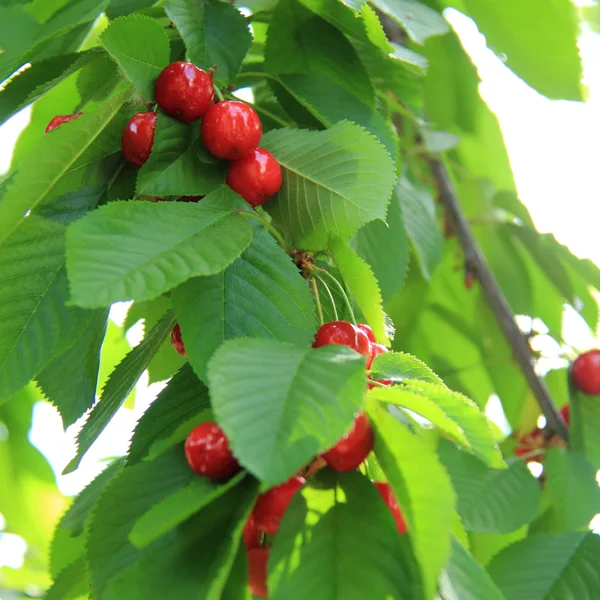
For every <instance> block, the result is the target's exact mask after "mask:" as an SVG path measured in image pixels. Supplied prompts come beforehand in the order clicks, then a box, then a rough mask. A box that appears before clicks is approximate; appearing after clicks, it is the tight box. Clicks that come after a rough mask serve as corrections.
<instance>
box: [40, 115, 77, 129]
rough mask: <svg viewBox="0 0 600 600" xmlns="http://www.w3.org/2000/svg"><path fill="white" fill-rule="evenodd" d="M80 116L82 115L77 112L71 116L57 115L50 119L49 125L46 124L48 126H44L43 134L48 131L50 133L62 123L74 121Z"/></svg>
mask: <svg viewBox="0 0 600 600" xmlns="http://www.w3.org/2000/svg"><path fill="white" fill-rule="evenodd" d="M82 114H83V113H80V112H78V113H75V114H73V115H57V116H56V117H54V118H53V119H52V121H50V123H48V125H46V129H45V130H44V133H48V132H49V131H52V130H53V129H56V128H57V127H60V126H61V125H63V124H64V123H68V122H69V121H72V120H73V119H76V118H77V117H80V116H81V115H82Z"/></svg>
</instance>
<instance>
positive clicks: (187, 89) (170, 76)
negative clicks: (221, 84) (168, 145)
mask: <svg viewBox="0 0 600 600" xmlns="http://www.w3.org/2000/svg"><path fill="white" fill-rule="evenodd" d="M214 95H215V89H214V86H213V82H212V78H211V76H210V75H209V74H208V73H207V72H206V71H203V70H202V69H200V68H199V67H197V66H196V65H195V64H193V63H191V62H185V61H183V60H180V61H177V62H174V63H171V64H170V65H169V66H168V67H165V68H164V69H163V70H162V71H161V72H160V75H159V76H158V79H157V80H156V85H155V86H154V97H155V98H156V102H157V104H158V105H159V106H160V107H161V108H162V110H163V111H164V112H165V113H167V114H168V115H169V116H170V117H173V118H174V119H178V120H179V121H183V122H184V123H191V122H192V121H196V120H197V119H199V118H200V117H201V116H202V115H203V114H204V113H205V112H206V111H207V110H208V109H209V107H210V105H211V104H212V101H213V97H214Z"/></svg>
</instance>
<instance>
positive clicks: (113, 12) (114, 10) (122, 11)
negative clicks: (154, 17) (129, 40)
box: [106, 0, 156, 19]
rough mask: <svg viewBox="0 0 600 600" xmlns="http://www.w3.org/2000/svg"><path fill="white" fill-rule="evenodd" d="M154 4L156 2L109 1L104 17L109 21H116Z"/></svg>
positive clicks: (152, 0)
mask: <svg viewBox="0 0 600 600" xmlns="http://www.w3.org/2000/svg"><path fill="white" fill-rule="evenodd" d="M155 3H156V0H109V3H108V8H107V9H106V16H107V17H108V18H109V19H116V18H117V17H123V16H125V15H128V14H130V13H132V12H135V11H136V10H140V9H143V8H148V7H149V6H152V5H153V4H155Z"/></svg>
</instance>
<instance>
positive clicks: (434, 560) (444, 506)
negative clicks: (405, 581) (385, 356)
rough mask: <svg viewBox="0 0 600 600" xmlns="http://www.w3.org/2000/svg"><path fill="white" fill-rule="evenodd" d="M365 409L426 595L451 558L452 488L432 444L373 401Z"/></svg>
mask: <svg viewBox="0 0 600 600" xmlns="http://www.w3.org/2000/svg"><path fill="white" fill-rule="evenodd" d="M368 414H369V417H370V418H371V423H372V425H373V428H374V430H375V455H376V456H377V459H378V460H379V463H380V464H381V468H382V469H383V471H384V473H385V474H386V476H387V478H388V480H389V482H390V485H391V486H392V489H393V491H394V494H395V495H396V498H397V499H398V504H399V506H400V509H401V510H402V515H403V516H404V518H405V521H406V524H407V535H408V536H410V540H411V542H412V545H413V548H414V552H415V556H416V558H417V561H418V563H419V567H420V570H421V574H422V585H423V589H424V591H425V593H424V595H425V598H426V599H428V600H429V599H431V598H433V596H434V593H435V591H436V589H437V581H438V576H439V574H440V571H441V569H442V568H443V566H444V565H445V564H446V561H447V560H448V558H449V557H450V549H451V536H452V521H453V514H454V506H455V502H456V498H455V495H454V491H453V489H452V485H451V483H450V479H449V477H448V475H447V474H446V472H445V470H444V468H443V467H442V465H441V464H440V462H439V460H438V458H437V456H436V454H435V452H434V451H433V449H432V448H431V447H430V446H428V445H427V444H426V443H425V442H424V441H423V440H422V439H420V438H419V437H418V436H416V435H414V434H413V433H411V432H410V431H409V430H408V429H407V428H406V426H405V425H403V424H402V423H400V422H399V421H398V420H396V419H394V417H392V416H391V415H389V414H387V413H386V411H385V410H384V409H383V408H381V407H380V406H379V405H377V404H376V403H374V402H369V404H368ZM415 457H418V460H415Z"/></svg>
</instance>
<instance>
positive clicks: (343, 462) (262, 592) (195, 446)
mask: <svg viewBox="0 0 600 600" xmlns="http://www.w3.org/2000/svg"><path fill="white" fill-rule="evenodd" d="M171 342H172V344H173V347H174V348H175V350H177V352H179V353H180V354H182V355H185V347H184V345H183V340H182V339H181V331H180V329H179V326H178V325H176V326H175V327H174V328H173V331H172V332H171ZM329 344H338V345H342V346H348V347H350V348H352V349H354V350H356V351H357V352H358V353H360V354H362V355H364V356H366V357H367V369H369V368H370V367H371V364H372V362H373V359H374V358H375V356H377V355H379V354H381V353H382V352H387V348H386V347H385V346H383V345H382V344H378V343H377V342H376V340H375V336H374V335H373V331H372V330H371V328H370V327H369V326H368V325H363V324H361V325H353V324H352V323H348V322H347V321H333V322H330V323H325V324H324V325H322V326H321V327H320V328H319V330H318V331H317V333H316V335H315V341H314V343H313V347H314V348H319V347H321V346H326V345H329ZM378 384H379V385H388V384H391V382H388V381H377V382H376V383H373V384H370V385H378ZM373 443H374V433H373V429H372V428H371V425H370V424H369V421H368V419H367V417H366V415H365V414H364V413H362V412H361V413H360V414H358V415H357V416H356V418H355V420H354V424H353V426H352V429H351V430H350V431H349V432H348V433H347V434H346V435H345V436H344V437H342V439H341V440H339V442H338V443H337V444H336V445H335V446H333V448H331V449H329V450H327V451H326V452H324V453H323V454H322V455H321V456H320V457H319V458H317V459H315V461H313V463H311V465H309V466H308V467H307V468H305V469H302V470H301V471H300V472H299V473H298V474H296V475H294V476H293V477H292V478H291V479H289V480H288V481H286V482H285V483H282V484H281V485H278V486H275V487H273V488H271V489H270V490H268V491H267V492H265V493H264V494H261V495H260V496H259V498H258V500H257V501H256V504H255V505H254V508H253V509H252V512H251V514H250V516H249V517H248V520H247V522H246V524H245V526H244V544H245V546H246V552H247V558H248V584H249V586H250V590H251V592H252V593H253V594H254V595H256V596H259V597H261V598H266V597H267V583H266V582H267V561H268V558H269V547H270V542H269V539H268V538H269V536H274V535H275V534H276V533H277V530H278V529H279V524H280V522H281V519H282V518H283V515H284V513H285V511H286V509H287V507H288V505H289V503H290V502H291V501H292V498H293V497H294V495H295V494H296V492H298V490H300V489H301V488H302V486H303V485H304V484H305V483H306V477H307V476H308V475H309V474H310V473H314V472H316V471H317V470H318V469H319V468H321V467H322V466H325V465H327V466H329V468H330V469H332V470H334V471H337V472H345V471H352V470H354V469H357V468H358V467H359V466H360V465H361V463H362V462H363V461H364V460H365V459H366V458H367V456H368V455H369V453H370V452H371V450H372V449H373ZM185 454H186V457H187V460H188V463H189V465H190V467H191V468H192V469H193V470H194V471H195V472H196V473H197V474H199V475H203V476H205V477H210V478H211V479H215V480H227V479H229V478H231V477H233V476H234V475H235V474H236V473H238V472H239V471H240V470H241V468H242V467H241V466H240V464H239V463H238V461H237V460H236V458H235V457H234V455H233V453H232V452H231V449H230V447H229V441H228V440H227V436H226V435H225V433H224V432H223V430H222V429H221V428H220V427H219V425H217V423H214V422H206V423H201V424H200V425H198V426H197V427H196V428H195V429H194V430H193V431H192V432H191V433H190V434H189V436H188V437H187V439H186V442H185ZM375 486H376V488H377V491H378V492H379V494H380V496H381V498H382V499H383V501H384V502H385V503H386V505H387V506H388V508H389V510H390V512H391V513H392V516H393V517H394V520H395V522H396V528H397V530H398V533H399V534H403V533H404V532H405V531H406V523H405V521H404V519H403V517H402V514H401V512H400V507H399V506H398V502H397V501H396V498H395V496H394V494H393V492H392V489H391V487H390V485H389V484H388V483H386V482H383V481H378V482H375Z"/></svg>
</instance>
